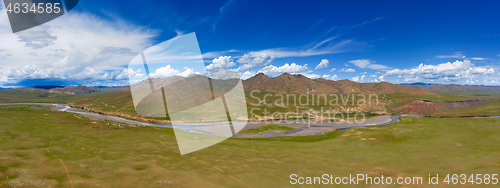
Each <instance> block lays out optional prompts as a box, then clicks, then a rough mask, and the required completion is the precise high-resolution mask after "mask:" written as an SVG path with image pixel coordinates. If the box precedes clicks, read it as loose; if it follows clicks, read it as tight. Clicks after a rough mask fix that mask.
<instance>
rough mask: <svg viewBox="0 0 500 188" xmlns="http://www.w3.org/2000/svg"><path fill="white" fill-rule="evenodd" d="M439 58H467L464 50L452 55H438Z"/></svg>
mask: <svg viewBox="0 0 500 188" xmlns="http://www.w3.org/2000/svg"><path fill="white" fill-rule="evenodd" d="M436 57H437V58H448V59H449V58H459V59H465V55H464V54H462V52H455V53H454V54H452V55H438V56H436Z"/></svg>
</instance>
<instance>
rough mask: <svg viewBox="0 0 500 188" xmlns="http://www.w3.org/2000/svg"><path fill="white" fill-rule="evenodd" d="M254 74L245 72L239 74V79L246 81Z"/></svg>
mask: <svg viewBox="0 0 500 188" xmlns="http://www.w3.org/2000/svg"><path fill="white" fill-rule="evenodd" d="M255 74H256V72H254V71H245V72H244V73H242V74H240V75H241V76H240V77H241V79H243V80H246V79H249V78H251V77H252V76H254V75H255Z"/></svg>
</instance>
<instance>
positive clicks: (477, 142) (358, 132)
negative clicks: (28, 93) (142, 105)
mask: <svg viewBox="0 0 500 188" xmlns="http://www.w3.org/2000/svg"><path fill="white" fill-rule="evenodd" d="M0 117H1V118H0V151H1V152H0V187H23V186H24V187H98V186H99V187H166V186H167V187H168V186H170V187H291V186H292V185H291V184H290V181H291V179H290V175H291V174H297V175H298V176H303V177H307V176H321V175H322V174H330V175H333V176H342V177H343V176H349V174H367V175H369V176H373V177H375V176H381V175H384V176H386V177H388V176H389V177H415V176H417V177H423V178H424V184H425V183H426V180H427V177H428V176H429V174H439V178H440V181H441V183H440V185H445V186H451V185H447V184H446V183H443V180H444V176H445V175H446V174H494V173H496V174H499V173H500V147H498V143H500V119H495V118H482V119H473V118H442V119H441V118H414V117H402V118H401V121H400V122H398V123H394V124H390V125H385V126H377V127H364V128H352V129H346V130H339V131H334V132H330V133H327V134H325V135H317V136H304V137H275V138H265V139H236V138H235V139H228V140H225V141H223V142H221V143H219V144H216V145H214V146H211V147H208V148H205V149H202V150H199V151H196V152H193V153H190V154H187V155H180V154H179V151H178V148H177V143H176V140H175V135H174V133H173V130H172V129H166V128H157V127H132V126H128V127H127V126H120V127H117V126H110V125H107V123H106V122H102V121H92V120H89V119H85V118H84V117H81V116H78V115H76V114H72V113H66V112H52V111H50V110H49V109H48V108H46V107H41V106H33V107H31V106H30V105H12V106H0ZM275 128H276V127H275ZM304 186H305V185H304ZM358 186H359V187H365V185H358ZM396 186H400V185H396ZM490 186H491V185H490ZM405 187H419V186H418V185H405Z"/></svg>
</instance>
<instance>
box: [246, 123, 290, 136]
mask: <svg viewBox="0 0 500 188" xmlns="http://www.w3.org/2000/svg"><path fill="white" fill-rule="evenodd" d="M291 130H294V128H293V127H288V126H282V125H278V124H271V125H266V126H261V127H259V128H256V129H248V130H245V131H241V132H240V133H243V134H244V133H261V132H266V131H291Z"/></svg>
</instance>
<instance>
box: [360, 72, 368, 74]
mask: <svg viewBox="0 0 500 188" xmlns="http://www.w3.org/2000/svg"><path fill="white" fill-rule="evenodd" d="M359 74H368V72H362V73H359Z"/></svg>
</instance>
